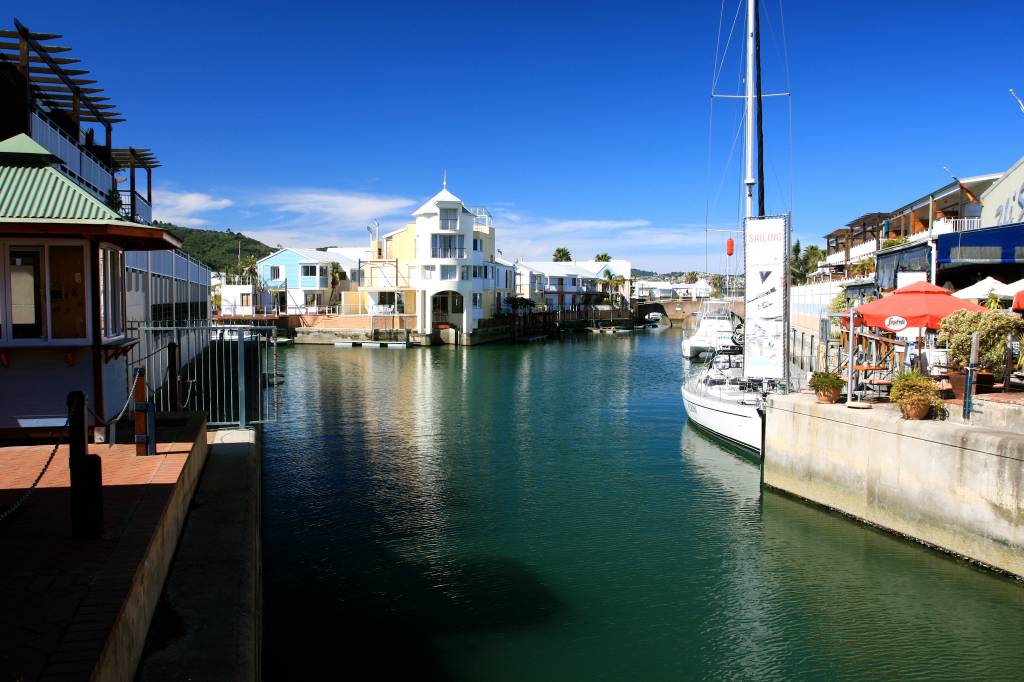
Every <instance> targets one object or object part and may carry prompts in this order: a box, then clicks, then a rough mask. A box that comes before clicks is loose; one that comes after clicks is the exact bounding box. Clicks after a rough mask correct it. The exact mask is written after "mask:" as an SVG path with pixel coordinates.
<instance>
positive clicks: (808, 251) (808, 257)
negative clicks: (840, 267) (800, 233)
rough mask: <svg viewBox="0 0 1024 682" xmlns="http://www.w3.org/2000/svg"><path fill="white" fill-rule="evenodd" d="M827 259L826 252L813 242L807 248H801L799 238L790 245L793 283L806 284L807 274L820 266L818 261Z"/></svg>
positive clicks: (790, 265)
mask: <svg viewBox="0 0 1024 682" xmlns="http://www.w3.org/2000/svg"><path fill="white" fill-rule="evenodd" d="M823 260H825V252H824V251H822V250H821V249H820V248H818V247H817V246H815V245H814V244H811V245H810V246H808V247H807V248H805V249H801V248H800V241H799V240H797V241H796V242H795V243H794V244H793V246H792V247H790V254H789V276H790V279H791V280H792V282H793V284H804V283H805V282H806V281H807V276H808V275H810V274H811V273H812V272H814V271H815V270H816V269H817V268H818V263H820V262H821V261H823Z"/></svg>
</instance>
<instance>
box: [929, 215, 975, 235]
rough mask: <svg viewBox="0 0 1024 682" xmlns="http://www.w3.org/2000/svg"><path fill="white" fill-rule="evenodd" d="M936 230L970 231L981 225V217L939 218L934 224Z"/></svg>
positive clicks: (944, 231)
mask: <svg viewBox="0 0 1024 682" xmlns="http://www.w3.org/2000/svg"><path fill="white" fill-rule="evenodd" d="M932 227H933V229H934V231H935V232H941V233H947V232H968V231H970V230H977V229H978V228H980V227H981V218H939V219H938V220H936V221H935V223H934V224H933V225H932Z"/></svg>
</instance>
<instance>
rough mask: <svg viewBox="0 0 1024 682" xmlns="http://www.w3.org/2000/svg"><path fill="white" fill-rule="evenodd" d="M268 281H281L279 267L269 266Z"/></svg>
mask: <svg viewBox="0 0 1024 682" xmlns="http://www.w3.org/2000/svg"><path fill="white" fill-rule="evenodd" d="M270 279H271V280H272V281H274V280H279V279H281V267H280V266H278V265H271V266H270Z"/></svg>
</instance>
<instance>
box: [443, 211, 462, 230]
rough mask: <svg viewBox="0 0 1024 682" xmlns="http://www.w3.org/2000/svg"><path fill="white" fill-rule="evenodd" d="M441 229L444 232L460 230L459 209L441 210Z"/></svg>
mask: <svg viewBox="0 0 1024 682" xmlns="http://www.w3.org/2000/svg"><path fill="white" fill-rule="evenodd" d="M441 229H442V230H453V231H454V230H457V229H459V209H457V208H442V209H441Z"/></svg>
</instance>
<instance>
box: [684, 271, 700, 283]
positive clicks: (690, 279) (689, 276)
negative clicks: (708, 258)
mask: <svg viewBox="0 0 1024 682" xmlns="http://www.w3.org/2000/svg"><path fill="white" fill-rule="evenodd" d="M699 277H700V275H698V274H697V273H696V272H694V271H692V270H691V271H690V272H688V273H686V274H685V275H683V282H685V283H686V284H696V283H697V279H698V278H699Z"/></svg>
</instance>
